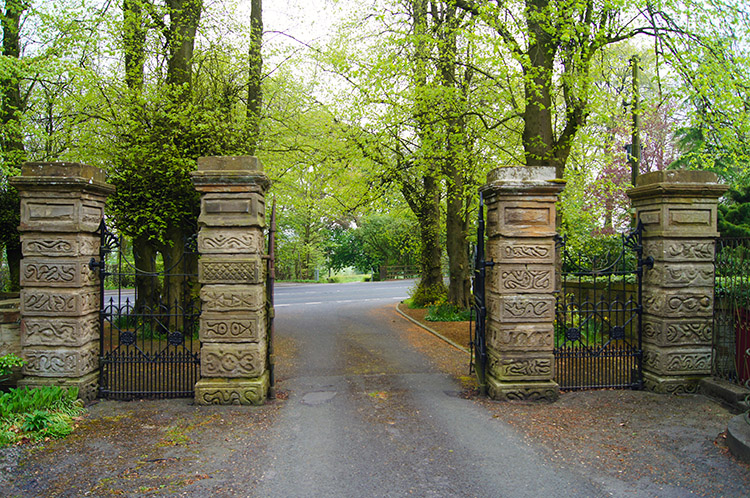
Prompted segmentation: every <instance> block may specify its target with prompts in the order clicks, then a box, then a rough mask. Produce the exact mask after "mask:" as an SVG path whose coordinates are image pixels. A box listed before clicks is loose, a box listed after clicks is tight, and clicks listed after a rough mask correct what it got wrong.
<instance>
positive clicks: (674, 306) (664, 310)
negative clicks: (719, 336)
mask: <svg viewBox="0 0 750 498" xmlns="http://www.w3.org/2000/svg"><path fill="white" fill-rule="evenodd" d="M643 303H644V310H645V311H646V312H648V313H661V314H663V315H666V316H669V317H694V316H696V314H698V315H708V314H710V313H711V312H712V311H713V296H709V295H707V294H692V295H675V294H664V293H648V294H645V293H644V296H643Z"/></svg>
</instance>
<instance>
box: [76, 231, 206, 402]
mask: <svg viewBox="0 0 750 498" xmlns="http://www.w3.org/2000/svg"><path fill="white" fill-rule="evenodd" d="M99 233H100V236H101V250H100V257H99V261H96V260H95V259H93V258H92V260H91V262H90V263H89V266H90V267H91V268H92V269H97V270H98V272H99V276H100V283H101V291H100V292H101V294H100V298H101V300H100V303H101V308H100V310H99V320H100V330H101V345H100V348H101V351H100V355H99V366H100V379H99V395H100V397H104V398H111V399H134V398H177V397H192V396H193V394H194V386H195V383H196V382H197V380H198V378H199V376H200V341H199V338H198V330H199V323H198V318H199V315H200V302H199V297H198V296H197V292H196V288H197V287H196V286H195V283H196V282H197V278H198V275H197V258H198V254H197V247H196V239H195V237H193V238H191V239H189V240H188V241H186V243H185V246H184V248H183V251H181V254H179V256H177V257H172V260H167V261H165V259H166V258H156V257H153V258H151V259H150V260H149V261H147V262H141V261H138V263H136V261H135V258H134V257H133V249H132V245H131V244H128V243H126V241H124V240H123V239H121V238H120V237H117V236H116V235H115V234H113V233H111V232H110V231H108V230H107V227H106V225H105V224H104V221H102V224H101V225H100V227H99ZM177 252H179V251H177Z"/></svg>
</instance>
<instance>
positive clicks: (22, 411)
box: [0, 386, 84, 447]
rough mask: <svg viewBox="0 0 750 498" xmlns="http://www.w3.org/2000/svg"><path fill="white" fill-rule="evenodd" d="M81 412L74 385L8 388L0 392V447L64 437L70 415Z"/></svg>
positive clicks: (76, 414) (71, 419)
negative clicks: (71, 386)
mask: <svg viewBox="0 0 750 498" xmlns="http://www.w3.org/2000/svg"><path fill="white" fill-rule="evenodd" d="M83 412H84V408H83V404H82V402H81V401H80V400H79V399H78V389H77V388H68V389H64V388H61V387H57V386H46V387H38V388H19V389H10V390H9V391H8V392H7V393H2V394H1V395H0V447H2V446H7V445H9V444H14V443H16V442H18V441H24V440H31V441H39V440H41V439H43V438H47V437H49V438H62V437H65V436H67V435H68V434H70V433H71V432H72V431H73V428H74V427H73V417H77V416H79V415H81V414H82V413H83Z"/></svg>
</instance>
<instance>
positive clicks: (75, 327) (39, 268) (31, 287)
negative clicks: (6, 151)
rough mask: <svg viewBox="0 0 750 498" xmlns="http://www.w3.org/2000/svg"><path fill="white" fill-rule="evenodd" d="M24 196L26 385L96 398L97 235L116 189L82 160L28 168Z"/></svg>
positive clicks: (21, 182) (21, 186) (20, 181)
mask: <svg viewBox="0 0 750 498" xmlns="http://www.w3.org/2000/svg"><path fill="white" fill-rule="evenodd" d="M10 181H11V183H12V184H13V186H15V187H16V189H18V192H19V195H20V197H21V224H20V226H19V230H20V232H21V244H22V250H23V260H22V261H21V346H22V354H23V357H24V358H25V359H26V360H27V362H28V363H27V365H26V366H25V367H24V368H23V374H24V378H23V379H22V380H20V381H19V385H25V386H43V385H60V386H75V387H78V388H79V396H80V397H81V399H83V400H85V401H91V400H93V399H94V398H95V397H96V392H97V384H98V365H99V330H98V329H99V327H98V323H99V321H98V311H99V292H98V285H99V281H98V279H97V275H96V273H95V272H93V271H91V270H90V269H89V266H88V263H89V260H90V259H91V258H92V257H97V256H98V255H99V236H98V235H96V234H95V232H96V230H97V229H98V228H99V223H100V222H101V220H102V217H103V216H104V203H105V201H106V198H107V195H109V194H110V193H112V192H114V188H113V187H111V186H110V185H107V184H106V183H105V181H104V173H103V172H102V171H101V170H100V169H99V168H95V167H92V166H86V165H83V164H76V163H26V164H24V165H23V167H22V170H21V176H18V177H15V178H11V179H10Z"/></svg>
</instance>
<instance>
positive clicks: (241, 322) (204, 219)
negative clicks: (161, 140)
mask: <svg viewBox="0 0 750 498" xmlns="http://www.w3.org/2000/svg"><path fill="white" fill-rule="evenodd" d="M193 184H194V185H195V188H196V189H197V190H198V191H199V192H200V193H201V214H200V217H199V218H198V224H199V226H200V231H199V232H198V251H199V252H200V255H201V258H200V261H199V263H198V279H199V281H200V284H201V293H200V295H201V301H202V303H203V305H202V312H201V320H200V340H201V342H202V346H201V380H200V381H198V383H197V384H196V385H195V401H196V403H198V404H200V405H208V404H224V405H228V404H242V405H248V404H261V403H263V402H264V400H265V399H266V394H267V392H268V384H269V379H268V366H267V364H266V357H267V347H268V346H267V343H266V314H265V313H266V312H265V309H266V291H265V267H266V265H265V261H264V260H263V253H264V249H265V242H264V241H265V239H264V235H263V229H264V228H265V226H266V218H265V192H266V190H267V189H268V186H269V181H268V177H267V176H266V175H265V174H264V173H263V166H262V165H261V163H260V161H259V160H258V159H257V158H255V157H250V156H246V157H202V158H200V159H198V170H197V171H196V172H195V173H193Z"/></svg>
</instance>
